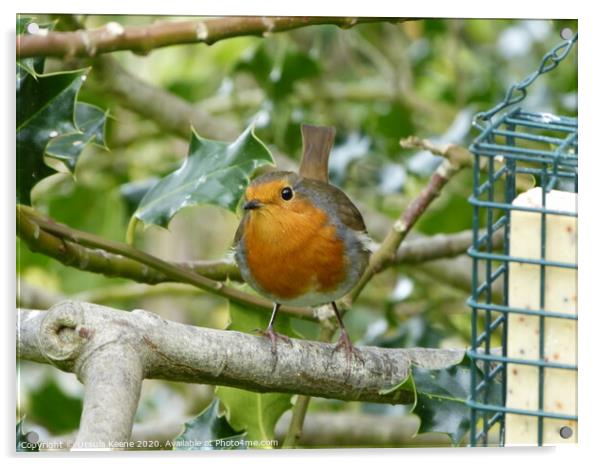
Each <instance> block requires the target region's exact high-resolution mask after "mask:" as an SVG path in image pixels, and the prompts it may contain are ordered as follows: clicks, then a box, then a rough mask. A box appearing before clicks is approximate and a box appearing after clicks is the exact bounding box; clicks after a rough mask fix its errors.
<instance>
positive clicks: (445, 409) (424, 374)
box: [412, 356, 502, 445]
mask: <svg viewBox="0 0 602 466" xmlns="http://www.w3.org/2000/svg"><path fill="white" fill-rule="evenodd" d="M475 374H476V376H477V380H476V383H477V385H478V384H479V383H480V382H481V381H482V380H483V373H482V372H481V370H480V369H479V368H477V369H476V370H475ZM412 380H413V383H414V385H415V389H416V402H415V405H414V409H413V411H412V412H413V413H414V414H416V415H417V416H418V417H419V418H420V428H419V429H418V433H423V432H443V433H445V434H448V435H449V437H450V439H451V441H452V443H453V444H454V445H458V444H459V443H460V442H461V441H462V439H463V438H464V436H465V435H466V433H467V432H468V430H469V429H470V407H469V406H468V405H467V404H466V400H467V399H468V397H469V395H470V359H469V358H468V357H467V356H465V357H464V359H463V360H462V361H461V362H460V363H459V364H456V365H454V366H451V367H449V368H445V369H439V370H429V369H423V368H419V367H413V368H412ZM489 383H490V384H491V389H490V392H489V402H490V403H492V404H501V402H502V384H501V383H500V381H499V380H498V379H496V378H493V379H492V380H491V381H490V382H489Z"/></svg>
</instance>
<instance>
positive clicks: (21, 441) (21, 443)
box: [16, 419, 40, 452]
mask: <svg viewBox="0 0 602 466" xmlns="http://www.w3.org/2000/svg"><path fill="white" fill-rule="evenodd" d="M16 438H17V446H16V451H18V452H24V451H40V447H39V445H38V444H35V445H31V446H29V445H30V442H29V440H28V439H27V436H26V435H25V434H24V433H23V419H21V420H20V421H19V422H17V436H16Z"/></svg>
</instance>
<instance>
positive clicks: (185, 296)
mask: <svg viewBox="0 0 602 466" xmlns="http://www.w3.org/2000/svg"><path fill="white" fill-rule="evenodd" d="M35 19H36V21H37V22H38V23H39V24H45V23H52V22H54V27H55V29H58V30H61V29H69V28H70V27H71V25H72V22H71V20H70V18H69V17H63V16H55V17H50V16H45V15H39V16H36V18H35ZM79 19H80V20H83V21H84V22H85V26H86V27H87V28H93V27H99V26H101V25H103V24H105V23H107V22H109V21H116V22H118V23H120V24H122V25H124V26H128V25H137V24H138V25H143V24H150V23H152V22H153V21H156V20H160V19H162V20H170V21H171V20H178V19H181V18H172V17H170V18H158V17H142V16H114V17H111V16H103V17H95V16H89V17H85V18H79ZM566 26H569V27H571V28H572V29H573V30H576V29H577V25H576V22H571V21H543V20H541V21H540V20H538V21H526V20H438V19H432V20H420V21H412V22H407V23H403V24H391V23H376V24H363V25H358V26H356V27H353V28H351V29H345V30H343V29H339V28H337V27H335V26H311V27H307V28H302V29H299V30H296V31H292V32H285V33H278V34H273V35H270V36H268V37H240V38H234V39H229V40H224V41H221V42H218V43H216V44H214V45H212V46H206V45H204V44H202V45H181V46H175V47H169V48H164V49H160V50H155V51H153V52H151V53H150V54H149V55H146V56H140V55H136V54H133V53H131V52H117V53H113V54H111V55H112V56H113V57H114V58H115V59H117V60H118V61H119V63H121V64H122V65H123V66H124V67H125V68H126V69H127V70H129V71H130V72H131V73H133V74H134V75H136V76H138V77H139V78H140V79H143V80H144V81H147V82H149V83H151V84H154V85H156V86H159V87H161V88H163V89H165V90H168V91H169V92H172V93H173V94H175V95H177V96H180V97H182V98H183V99H185V100H186V101H188V102H190V103H193V104H194V105H198V106H199V107H200V108H202V109H204V110H205V111H207V112H208V113H209V114H211V115H213V116H214V117H215V118H222V119H225V120H227V121H229V122H230V123H231V124H232V125H233V126H235V127H237V128H239V129H240V131H239V133H242V132H243V130H244V128H247V127H249V125H251V124H254V125H255V134H256V135H257V137H258V138H259V139H260V140H261V141H263V142H264V143H265V144H266V145H267V146H268V148H269V149H270V150H271V152H272V153H273V154H277V160H282V159H281V158H279V157H283V156H284V157H290V158H292V159H295V160H297V159H298V158H299V156H300V150H301V138H300V129H299V126H300V124H301V123H302V122H307V123H313V124H323V125H332V126H335V127H336V129H337V137H336V143H335V150H334V152H333V154H332V158H331V178H332V180H333V182H334V183H336V184H337V185H339V186H341V187H342V188H343V189H344V190H345V191H346V192H347V193H348V194H349V195H350V196H351V198H352V199H354V200H357V201H359V202H360V205H361V206H363V207H364V208H365V209H370V210H371V211H376V212H378V213H379V214H380V215H382V216H383V217H385V218H389V219H394V218H395V217H396V216H397V215H399V212H400V211H402V210H403V209H404V207H405V206H406V205H407V203H408V202H409V200H411V199H412V198H413V197H414V196H415V195H416V194H417V193H418V192H419V190H420V189H421V188H422V187H423V186H424V184H425V182H426V180H427V179H428V176H429V175H430V173H431V172H432V171H433V169H434V167H435V166H436V164H437V162H438V160H437V159H436V158H434V157H432V156H430V155H429V154H426V153H421V152H419V151H404V150H402V149H401V148H400V146H399V139H400V138H403V137H407V136H409V135H417V136H420V137H425V138H429V139H431V140H434V141H435V140H439V141H440V142H442V143H448V142H452V143H457V144H463V145H468V144H469V142H470V140H471V138H472V137H474V135H475V133H474V132H473V131H472V130H471V127H470V122H471V118H472V116H473V115H474V113H475V112H476V111H479V110H483V109H487V108H490V107H491V106H493V105H494V104H495V103H496V102H497V101H499V100H500V99H501V97H502V96H503V93H504V92H505V89H506V88H507V86H509V85H510V84H511V83H513V82H515V81H517V80H519V79H522V78H523V77H524V76H525V75H527V74H528V73H530V72H531V71H533V70H534V69H535V68H536V67H537V66H538V64H539V60H540V58H541V57H542V56H543V55H544V53H545V52H546V51H547V50H549V49H550V48H551V47H552V46H553V45H555V44H556V43H558V42H559V41H560V37H559V31H560V30H561V29H562V28H563V27H566ZM575 57H576V54H573V55H571V56H570V57H569V58H568V59H567V62H566V63H564V64H562V65H561V66H560V67H558V69H557V70H555V71H554V72H553V73H551V74H549V75H546V76H542V77H541V78H540V79H539V80H538V81H537V82H536V84H535V85H534V86H533V87H532V89H530V90H529V95H528V98H527V100H526V101H525V103H524V106H525V107H527V108H529V109H532V110H538V111H551V112H554V113H560V114H566V115H576V113H577V73H576V58H575ZM80 64H81V63H80ZM30 65H31V66H32V67H35V66H37V67H40V66H43V68H44V69H43V71H44V73H55V72H65V71H71V70H74V69H80V68H81V66H74V64H73V63H70V62H69V61H68V60H67V61H63V60H57V59H47V60H46V62H45V64H41V63H39V62H38V63H30ZM41 71H42V70H41V69H40V70H39V72H41ZM24 76H25V75H24ZM59 76H69V75H59ZM25 78H26V77H25ZM88 78H89V79H87V80H86V82H85V83H84V84H83V85H82V86H81V89H80V90H79V95H78V97H77V98H78V102H87V103H89V104H93V105H95V106H96V107H98V108H99V109H100V112H101V113H100V114H98V115H97V117H100V116H101V115H104V112H108V116H109V117H108V119H107V126H106V131H105V134H104V139H103V138H102V132H100V133H99V132H98V125H92V124H89V125H88V126H86V128H83V127H82V126H81V125H78V127H79V128H80V129H81V130H82V132H84V134H86V141H85V142H89V141H90V142H96V143H97V144H88V145H86V146H85V148H84V149H83V151H82V152H81V154H80V153H77V154H75V155H74V156H68V157H67V159H63V161H66V165H67V168H70V169H71V170H72V171H73V173H70V172H69V170H67V169H65V167H63V168H61V167H60V166H58V165H56V164H52V167H53V169H51V168H49V167H48V166H47V164H43V165H40V169H41V173H42V175H43V176H40V179H42V178H43V179H42V181H41V182H39V183H37V184H36V185H35V187H34V189H33V191H32V193H31V202H32V205H33V206H34V207H35V208H36V209H38V210H40V211H42V212H44V213H47V214H48V215H50V216H51V217H53V218H55V219H56V220H58V221H60V222H63V223H66V224H68V225H69V226H71V227H73V228H77V229H81V230H86V231H90V232H93V233H95V234H98V235H101V236H104V237H107V238H111V239H115V240H119V241H124V240H125V237H126V231H127V228H128V224H130V220H131V217H132V215H133V214H134V212H135V211H136V209H137V208H138V203H139V202H140V199H141V198H142V196H143V195H144V193H146V192H147V190H148V189H149V188H150V187H151V186H155V183H156V182H157V180H158V179H160V178H163V177H164V176H166V175H168V174H169V173H171V172H173V171H174V170H175V169H176V168H178V167H179V166H180V165H181V164H182V161H183V160H184V157H185V156H186V154H187V153H188V149H187V148H188V142H189V141H187V140H184V139H182V138H181V137H180V136H178V135H174V134H171V133H169V132H167V131H165V130H164V129H162V128H160V127H159V126H157V124H156V123H155V122H154V121H153V120H152V119H148V118H144V117H142V116H140V115H139V114H137V113H135V112H132V111H131V110H128V109H126V108H124V107H123V106H122V105H121V103H120V98H119V96H118V95H115V94H112V93H111V92H107V91H106V88H105V87H104V83H103V78H102V76H99V75H98V74H97V73H95V69H94V67H92V68H91V70H90V71H89V72H88ZM44 79H50V78H44ZM55 79H56V78H55ZM90 108H94V107H90ZM17 110H18V111H19V109H17ZM165 111H166V112H167V113H168V112H169V111H170V109H165ZM76 123H77V122H76ZM83 124H84V123H82V125H83ZM84 129H85V130H84ZM72 130H73V128H72ZM196 130H197V132H198V133H199V134H200V135H201V136H203V137H206V138H212V135H211V134H205V133H204V132H203V128H196ZM65 132H69V131H67V130H66V131H65ZM59 142H60V141H59ZM226 142H228V143H230V142H232V141H226ZM40 144H42V145H41V146H40V147H28V148H27V151H28V152H27V154H30V153H31V151H34V150H37V151H38V152H39V151H40V150H44V145H43V141H42V142H41V143H40ZM103 145H106V148H108V150H107V149H106V148H104V147H103ZM51 149H52V148H50V147H47V148H46V154H47V158H46V161H47V162H48V157H50V158H52V157H53V151H52V150H51ZM56 152H59V153H61V154H63V153H64V151H63V150H61V148H60V147H59V148H58V149H56ZM22 153H23V152H19V157H21V156H22V155H21V154H22ZM55 155H56V154H55ZM28 156H31V157H33V155H28ZM55 159H57V160H59V161H60V160H61V158H60V157H55ZM54 168H56V169H57V170H58V173H57V172H56V171H55V170H54ZM48 175H50V176H48ZM226 178H227V179H228V180H231V178H228V177H226ZM30 181H31V180H28V182H30ZM35 181H36V182H37V181H38V179H37V178H36V179H35ZM154 189H157V188H154ZM470 190H471V174H470V173H469V172H465V173H462V174H461V175H460V176H458V177H456V179H454V180H453V181H452V183H451V184H450V186H448V188H446V190H445V193H444V195H443V196H442V197H441V198H440V199H438V200H437V201H436V203H435V204H434V205H433V207H432V208H431V209H430V210H429V211H428V212H427V213H426V214H425V215H424V217H423V218H422V219H421V220H420V222H419V223H418V225H417V230H418V231H419V232H421V233H423V234H437V233H452V232H458V231H462V230H465V229H468V228H470V227H471V218H472V211H471V209H470V207H469V206H468V204H467V202H466V199H467V197H468V195H469V192H470ZM28 194H29V193H27V195H28ZM27 195H26V196H25V197H26V198H27ZM200 200H203V199H202V198H200ZM222 205H225V206H226V207H230V208H233V207H235V206H233V205H231V203H230V204H228V202H225V203H223V204H222ZM157 215H159V214H157ZM161 215H163V217H161V220H160V221H157V222H150V223H163V224H165V223H166V220H167V218H168V217H170V216H171V214H170V215H169V216H166V215H164V213H161ZM237 221H238V218H237V215H236V214H235V213H234V212H231V211H228V210H226V209H222V208H219V207H217V206H208V205H193V206H189V207H186V208H184V209H182V210H179V211H177V212H176V213H175V215H174V216H173V218H172V220H171V222H170V223H169V229H162V228H159V227H157V226H150V227H149V228H140V227H139V228H137V229H136V230H135V231H134V232H133V233H135V244H136V246H137V247H139V248H141V249H144V250H147V251H149V252H152V253H153V254H155V255H157V256H159V257H162V258H166V259H170V260H194V259H217V258H221V257H223V256H224V255H225V254H226V253H227V252H228V249H229V246H230V244H231V241H232V238H233V236H234V231H235V229H236V226H237ZM367 223H368V229H369V230H371V233H372V234H373V236H375V237H376V238H377V239H379V235H381V237H382V234H381V233H379V231H378V229H377V228H375V227H374V225H372V224H370V221H369V220H368V222H367ZM17 248H18V267H17V273H18V277H19V280H20V281H22V283H25V284H27V285H31V286H33V287H36V288H39V289H42V290H44V291H46V292H49V293H53V294H56V295H61V296H75V297H78V298H81V299H86V298H88V299H90V296H94V297H95V300H96V301H98V302H102V303H103V304H107V305H111V306H115V307H118V308H121V309H134V308H144V309H148V310H151V311H154V312H157V313H159V314H161V315H162V316H164V317H166V318H169V319H174V320H178V321H181V322H185V323H190V324H194V325H204V326H210V327H216V328H225V327H226V326H227V325H228V324H230V325H231V327H234V328H240V329H246V327H247V326H249V325H250V323H249V322H246V321H245V317H244V312H241V311H240V309H238V310H236V311H234V312H232V313H230V312H229V308H228V303H227V302H225V301H224V300H222V299H220V298H217V297H214V296H211V295H207V294H203V293H200V292H197V291H195V290H190V289H188V288H182V287H180V288H178V287H156V288H155V289H153V290H151V289H150V288H148V287H142V288H140V287H132V284H131V283H129V282H127V281H126V280H123V279H119V278H108V277H104V276H100V275H95V274H91V273H87V272H81V271H78V270H76V269H73V268H69V267H66V266H63V265H61V264H59V263H58V262H56V261H54V260H53V259H49V258H47V257H45V256H43V255H40V254H35V253H33V252H31V251H30V250H29V249H28V248H27V247H21V245H20V243H19V240H17ZM466 297H467V292H466V290H465V289H458V288H457V287H455V286H451V285H450V284H449V283H446V282H445V281H444V280H443V281H442V280H441V279H438V278H437V277H435V276H433V275H432V274H430V273H428V272H427V271H426V270H425V269H423V268H421V267H419V266H404V267H398V268H397V269H392V270H390V271H387V272H386V273H384V274H382V275H379V276H378V277H376V278H375V279H374V280H373V281H372V283H371V284H370V285H369V286H368V287H367V288H366V290H365V291H364V294H363V295H362V296H361V298H360V300H359V301H358V302H357V304H356V305H355V307H354V309H353V310H352V311H351V312H350V313H348V314H347V316H346V321H347V322H348V327H349V329H350V332H351V336H352V339H353V340H354V341H357V342H361V343H365V344H374V345H381V346H389V347H391V346H392V347H409V346H431V347H446V346H448V347H449V346H452V347H459V346H466V345H467V344H468V338H469V335H470V326H469V324H470V320H469V313H468V309H467V308H466V307H465V305H464V301H465V299H466ZM243 311H244V310H243ZM253 324H254V323H253ZM283 325H285V326H286V327H287V329H288V330H289V331H290V332H291V334H292V333H293V332H294V333H295V334H300V335H303V336H304V337H306V338H316V335H317V332H318V329H317V326H316V325H315V324H312V323H307V322H297V321H294V319H291V320H290V322H289V321H288V320H287V321H286V322H283ZM246 330H251V329H250V328H248V329H246ZM19 370H20V377H21V380H22V384H21V387H20V389H21V393H20V395H21V401H22V406H21V407H20V409H21V413H19V414H23V413H27V418H26V423H30V425H32V426H35V428H36V429H42V430H45V431H47V433H48V435H60V434H64V433H67V432H69V431H71V430H73V429H74V428H76V426H77V419H78V417H79V411H80V410H81V397H82V391H81V388H80V387H79V385H78V384H77V382H75V380H74V378H73V376H71V375H67V374H62V373H59V372H58V371H54V370H49V368H41V367H39V366H37V365H34V364H28V363H20V365H19ZM458 370H459V371H460V370H461V369H458ZM220 390H223V391H224V393H225V394H226V395H224V398H223V399H222V401H223V402H224V403H225V404H226V405H229V406H226V408H232V409H237V410H238V412H237V413H235V414H234V415H233V412H232V411H231V412H229V415H228V420H229V421H230V423H231V424H232V426H233V427H229V426H226V427H223V426H222V427H220V429H222V430H223V431H226V432H228V435H234V434H235V432H238V431H239V430H241V429H249V425H253V426H255V427H253V428H252V429H251V431H257V429H259V428H261V429H260V431H261V432H263V433H264V434H265V432H266V431H265V428H264V427H265V426H259V427H257V425H256V424H257V423H256V422H253V419H251V418H252V413H250V412H244V409H245V406H247V407H248V409H249V410H251V409H255V410H256V409H257V405H262V404H264V405H266V406H270V403H272V404H277V407H278V409H277V412H278V413H279V412H282V411H284V410H286V409H287V408H288V406H289V405H288V403H289V400H282V399H281V398H282V396H280V395H261V396H259V395H252V398H254V399H253V400H247V401H245V400H244V399H243V398H241V397H238V396H236V394H234V393H231V392H233V391H234V389H220ZM227 395H229V398H228V396H227ZM270 396H272V397H273V398H274V399H273V400H268V399H264V400H261V399H260V398H261V397H270ZM255 398H257V400H255ZM212 399H213V391H212V389H211V388H209V387H198V386H188V385H181V384H174V383H165V382H157V381H147V382H145V388H144V391H143V396H142V399H141V404H140V407H139V411H138V414H137V418H136V421H137V422H159V421H165V419H171V418H174V417H175V418H178V419H190V418H192V417H194V416H195V415H196V414H198V413H199V412H200V411H202V409H203V408H205V407H206V406H208V405H209V404H210V402H211V400H212ZM228 400H230V402H229V401H228ZM426 404H428V403H426ZM50 407H51V408H52V409H50ZM213 407H214V405H211V409H213ZM312 410H319V411H333V412H334V411H340V410H351V411H354V410H357V411H363V412H377V413H379V414H380V415H383V416H387V415H399V409H398V407H397V408H393V407H386V406H373V405H370V404H366V403H346V404H341V403H340V402H336V401H328V400H314V401H313V402H312V404H311V405H310V412H311V411H312ZM211 412H213V411H211ZM211 412H209V411H208V412H206V416H205V418H207V416H208V414H207V413H211ZM57 413H59V414H60V415H59V414H57ZM213 414H214V416H217V414H216V413H213ZM74 420H75V421H74ZM276 421H277V419H275V420H274V421H273V422H274V423H275V422H276ZM211 422H214V423H215V422H217V421H215V419H213V420H212V421H211ZM219 422H226V421H225V420H223V419H222V418H220V421H219ZM433 423H436V421H433ZM220 425H221V424H220ZM253 429H254V430H253ZM267 429H268V430H269V429H273V425H271V424H270V426H267ZM268 433H269V432H268ZM224 435H225V434H224ZM259 437H261V435H259Z"/></svg>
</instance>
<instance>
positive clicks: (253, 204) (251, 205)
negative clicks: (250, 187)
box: [242, 199, 262, 210]
mask: <svg viewBox="0 0 602 466" xmlns="http://www.w3.org/2000/svg"><path fill="white" fill-rule="evenodd" d="M261 205H262V204H261V202H259V201H258V200H257V199H251V200H250V201H247V202H245V203H244V204H243V206H242V207H243V209H245V210H253V209H259V208H260V207H261Z"/></svg>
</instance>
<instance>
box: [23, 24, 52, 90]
mask: <svg viewBox="0 0 602 466" xmlns="http://www.w3.org/2000/svg"><path fill="white" fill-rule="evenodd" d="M34 22H35V19H34V18H29V17H23V16H17V35H20V34H29V33H28V32H27V26H28V25H29V24H31V23H34ZM38 26H39V28H43V29H50V30H52V29H54V23H44V24H38ZM45 60H46V58H45V57H28V58H21V59H19V60H17V89H18V88H19V82H20V81H21V80H22V79H23V77H24V76H22V74H23V73H29V74H30V75H32V76H36V75H38V74H42V73H43V72H44V62H45Z"/></svg>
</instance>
